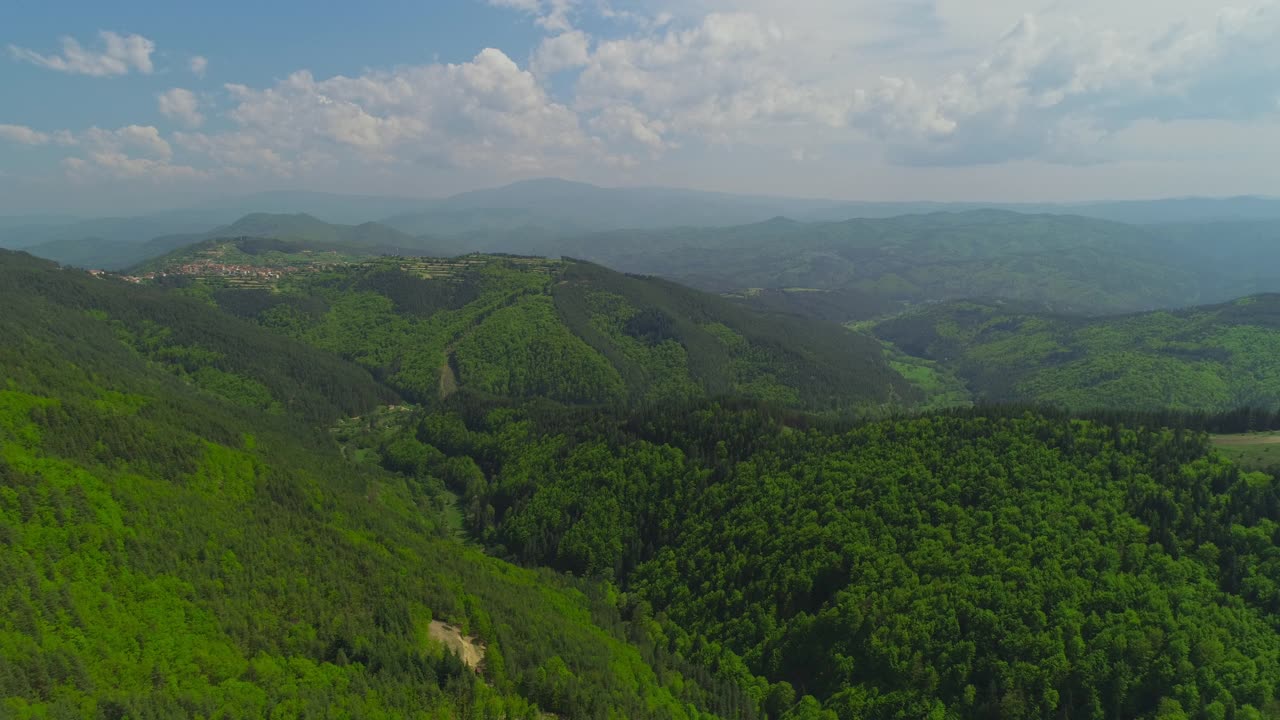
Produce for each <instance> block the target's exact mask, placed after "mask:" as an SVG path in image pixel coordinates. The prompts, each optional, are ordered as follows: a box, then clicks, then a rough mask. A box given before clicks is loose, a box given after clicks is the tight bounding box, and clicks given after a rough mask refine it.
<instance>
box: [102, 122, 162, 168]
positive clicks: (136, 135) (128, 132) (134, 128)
mask: <svg viewBox="0 0 1280 720" xmlns="http://www.w3.org/2000/svg"><path fill="white" fill-rule="evenodd" d="M80 144H81V145H83V146H84V147H86V148H87V149H88V150H89V151H90V152H94V153H102V154H118V153H122V152H124V151H126V150H135V151H139V152H142V153H144V154H146V155H150V156H152V157H154V158H157V159H159V160H164V161H168V160H169V159H170V158H172V157H173V148H172V147H171V146H170V145H169V143H168V142H167V141H166V140H165V139H164V138H163V137H161V136H160V131H159V130H157V129H156V128H155V127H154V126H151V125H127V126H125V127H122V128H118V129H115V130H104V129H102V128H100V127H91V128H89V129H88V130H86V131H85V132H84V133H82V134H81V137H80Z"/></svg>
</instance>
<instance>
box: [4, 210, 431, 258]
mask: <svg viewBox="0 0 1280 720" xmlns="http://www.w3.org/2000/svg"><path fill="white" fill-rule="evenodd" d="M219 238H272V239H279V240H286V241H291V242H298V243H303V244H310V245H312V246H315V247H317V248H319V247H322V246H329V247H330V248H331V249H342V250H347V251H356V250H358V251H362V252H365V253H383V252H386V253H417V252H422V251H428V252H431V251H435V250H439V249H440V245H439V244H436V243H432V242H430V241H429V240H426V239H422V238H414V237H411V236H409V235H405V234H404V233H401V232H399V231H397V230H393V229H391V228H389V227H387V226H385V225H381V224H379V223H372V222H369V223H363V224H360V225H335V224H331V223H326V222H324V221H322V220H319V219H317V218H315V217H312V216H310V215H305V214H291V215H273V214H268V213H254V214H251V215H246V216H244V217H242V218H239V219H238V220H236V221H235V222H232V223H229V224H222V225H219V226H218V227H215V228H213V229H212V230H204V231H201V232H194V233H179V234H170V235H161V236H159V237H154V238H151V239H150V240H147V241H145V242H136V241H123V240H119V241H113V240H107V239H104V238H81V239H74V240H56V241H52V242H47V243H43V244H40V245H36V246H34V247H30V248H27V251H28V252H30V253H32V254H34V255H38V256H40V257H44V258H47V259H50V260H54V261H56V262H59V263H62V264H64V265H72V266H75V267H85V268H97V269H104V270H121V269H124V268H128V267H133V266H136V265H139V264H143V263H146V262H148V261H150V263H151V264H155V263H157V262H159V263H164V262H166V260H165V259H164V258H165V256H167V255H168V254H170V253H173V252H179V253H181V252H183V249H184V248H188V247H193V246H196V245H199V244H201V243H204V242H207V241H209V240H214V239H219Z"/></svg>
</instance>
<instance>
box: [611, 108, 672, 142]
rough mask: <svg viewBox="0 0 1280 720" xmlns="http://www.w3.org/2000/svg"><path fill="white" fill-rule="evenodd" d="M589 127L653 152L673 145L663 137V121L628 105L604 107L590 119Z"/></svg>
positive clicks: (664, 127)
mask: <svg viewBox="0 0 1280 720" xmlns="http://www.w3.org/2000/svg"><path fill="white" fill-rule="evenodd" d="M591 129H592V130H594V131H595V132H597V133H600V134H602V135H603V136H604V137H606V138H608V139H609V140H612V141H613V142H615V143H636V144H639V145H641V146H643V147H645V148H647V149H648V150H650V151H651V152H654V153H658V152H661V151H663V150H667V149H669V148H671V147H674V145H671V144H669V143H668V142H667V141H666V140H665V139H664V138H663V133H665V132H666V131H667V126H666V124H665V123H663V122H662V121H661V120H655V119H653V118H650V117H646V116H645V114H644V113H642V112H640V111H639V110H637V109H636V108H634V107H631V106H630V105H614V106H611V107H608V108H605V109H604V110H603V111H602V112H601V113H600V114H599V115H597V116H596V117H594V118H592V119H591Z"/></svg>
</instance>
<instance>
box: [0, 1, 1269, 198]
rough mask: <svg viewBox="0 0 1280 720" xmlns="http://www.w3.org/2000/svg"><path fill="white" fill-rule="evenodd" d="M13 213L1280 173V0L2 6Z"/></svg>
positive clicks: (1175, 192) (1007, 189)
mask: <svg viewBox="0 0 1280 720" xmlns="http://www.w3.org/2000/svg"><path fill="white" fill-rule="evenodd" d="M0 91H2V92H3V97H4V102H3V103H0V212H4V213H18V212H45V211H76V210H84V209H93V210H106V209H119V210H126V209H127V210H135V209H143V208H151V209H154V208H161V207H171V206H180V205H183V204H189V203H194V202H198V201H200V200H202V199H207V198H211V197H215V196H224V195H228V194H243V193H248V192H253V191H258V190H272V189H304V190H319V191H329V192H342V193H355V194H378V195H397V196H408V197H432V196H442V195H447V194H451V193H455V192H460V191H464V190H469V189H474V188H477V187H486V186H493V185H499V184H503V183H506V182H510V181H514V180H520V179H526V178H533V177H549V176H554V177H563V178H568V179H573V180H580V181H584V182H593V183H597V184H601V185H607V186H633V185H665V186H675V187H688V188H697V189H704V190H718V191H726V192H743V193H757V194H770V195H790V196H807V197H822V198H831V199H840V200H987V201H1080V200H1102V199H1123V198H1147V197H1169V196H1186V195H1206V196H1226V195H1241V194H1254V195H1280V172H1277V168H1278V167H1280V0H1261V1H1255V0H1226V2H1225V4H1224V2H1223V0H1129V2H1124V3H1118V2H1115V1H1114V0H983V2H981V3H975V2H972V0H788V1H787V2H781V1H779V0H417V1H416V2H413V1H409V0H369V1H368V2H363V3H354V2H345V1H344V2H336V1H333V0H308V1H306V2H301V1H297V0H272V1H271V2H261V1H259V2H254V3H249V2H243V1H242V0H222V1H221V2H219V3H194V2H172V0H131V2H129V3H103V2H100V1H99V0H74V1H58V0H38V1H37V0H9V1H8V2H6V3H4V4H2V5H0Z"/></svg>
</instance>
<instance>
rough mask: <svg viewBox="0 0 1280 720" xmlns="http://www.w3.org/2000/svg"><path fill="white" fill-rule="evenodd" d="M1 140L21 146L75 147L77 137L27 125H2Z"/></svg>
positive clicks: (0, 127) (63, 132) (68, 133)
mask: <svg viewBox="0 0 1280 720" xmlns="http://www.w3.org/2000/svg"><path fill="white" fill-rule="evenodd" d="M0 140H7V141H9V142H13V143H18V144H19V145H48V144H49V143H54V144H56V145H75V144H76V143H77V140H76V137H75V135H73V134H72V133H70V132H68V131H66V130H54V131H52V132H44V131H42V130H36V129H34V128H29V127H27V126H26V125H0Z"/></svg>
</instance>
